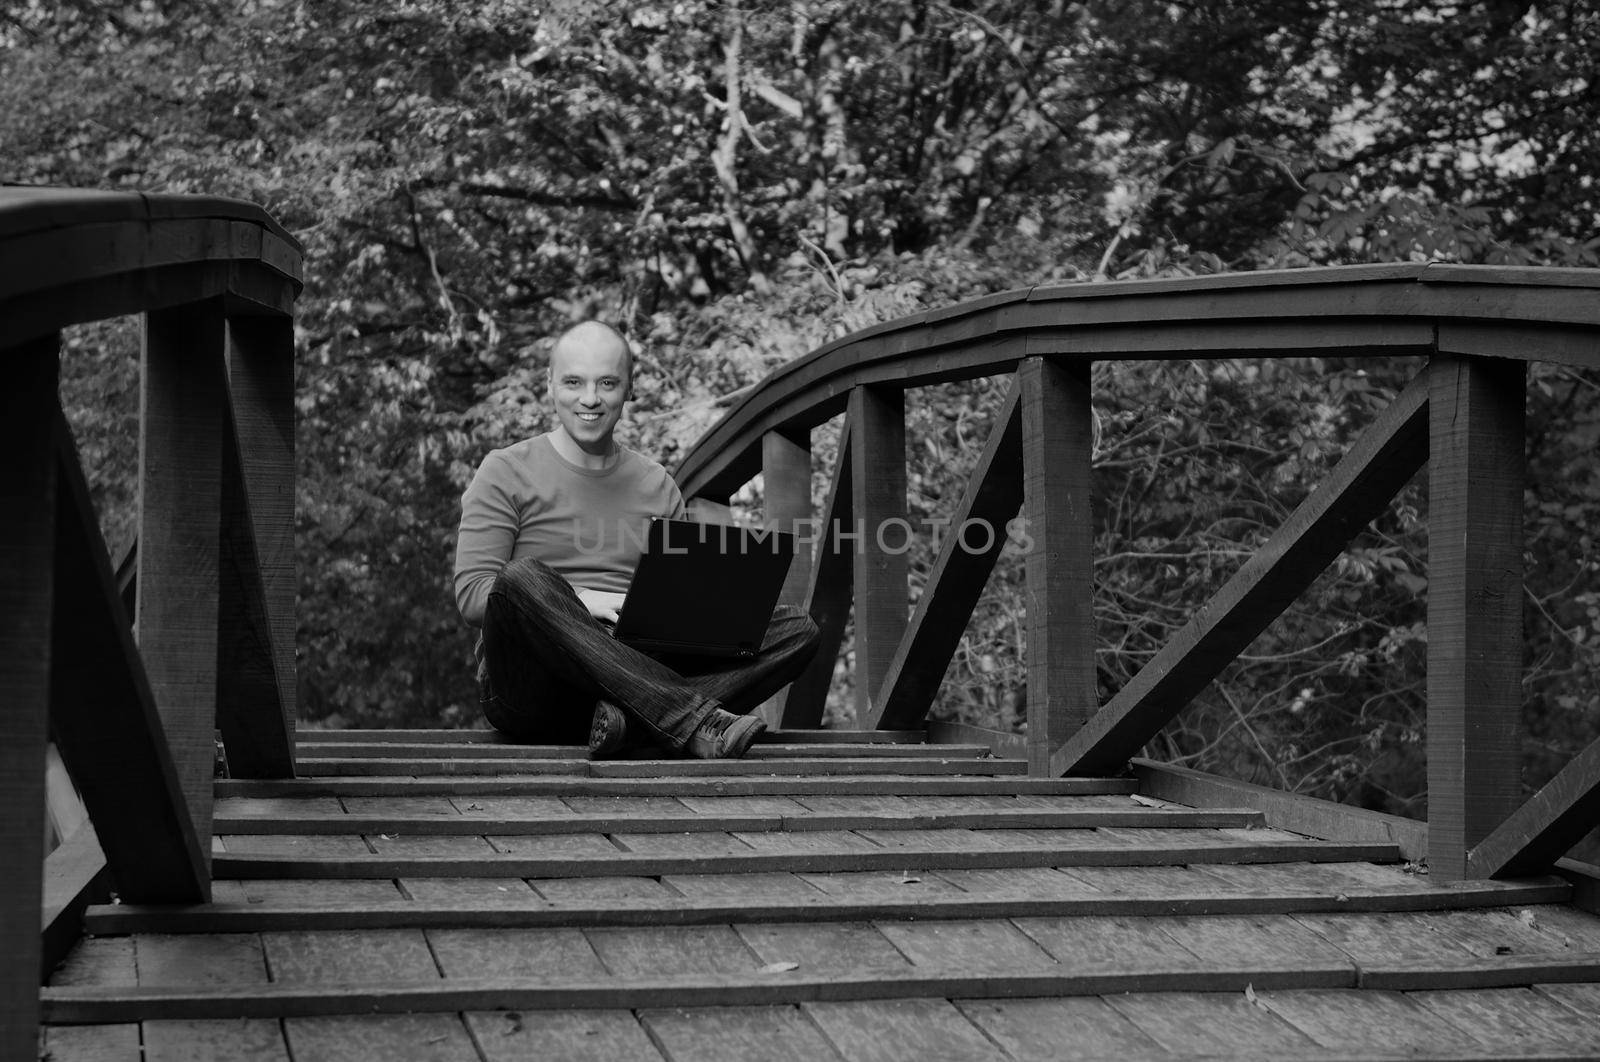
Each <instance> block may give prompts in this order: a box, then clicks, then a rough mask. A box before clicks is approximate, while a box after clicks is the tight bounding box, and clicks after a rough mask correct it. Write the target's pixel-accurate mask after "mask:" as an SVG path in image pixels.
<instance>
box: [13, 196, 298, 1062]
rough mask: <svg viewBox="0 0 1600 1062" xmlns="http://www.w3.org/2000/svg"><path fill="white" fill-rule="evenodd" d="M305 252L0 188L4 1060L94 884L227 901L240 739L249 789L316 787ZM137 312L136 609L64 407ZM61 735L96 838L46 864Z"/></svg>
mask: <svg viewBox="0 0 1600 1062" xmlns="http://www.w3.org/2000/svg"><path fill="white" fill-rule="evenodd" d="M300 258H301V255H300V248H299V245H298V244H297V243H296V242H295V240H294V239H293V237H291V236H290V235H289V234H288V233H287V232H285V231H284V230H283V229H282V228H281V227H280V226H278V225H277V224H276V223H275V222H273V221H272V219H271V218H269V217H268V216H267V215H266V213H264V212H263V211H262V210H260V209H259V208H258V207H255V206H252V205H251V204H248V203H243V202H238V201H234V200H226V199H211V198H204V197H197V196H145V195H137V194H125V193H103V192H73V191H63V190H57V189H43V188H14V187H0V364H4V366H5V369H6V372H7V376H8V383H7V385H6V388H5V391H4V412H3V414H0V449H3V452H4V453H5V454H6V467H5V470H4V471H3V472H0V480H3V486H0V499H3V500H0V512H3V514H4V520H3V521H0V712H3V714H0V786H3V791H0V804H3V806H4V808H5V814H4V815H3V816H0V833H3V835H4V841H3V843H0V851H4V852H5V853H6V858H5V859H4V860H3V861H0V862H3V866H0V909H3V911H4V913H5V921H4V931H3V937H4V939H3V940H0V954H4V955H5V956H6V961H5V964H4V971H3V973H0V980H3V987H0V996H3V999H0V1022H3V1027H0V1057H5V1058H32V1057H33V1056H34V1053H35V1051H36V1038H37V1028H38V993H39V972H40V968H41V963H42V962H44V961H46V960H47V959H49V958H50V956H49V954H48V952H47V951H46V950H45V949H44V948H43V946H42V942H43V941H44V940H47V939H52V938H51V937H50V935H49V932H48V931H49V930H50V929H51V925H52V920H53V919H55V918H58V917H59V916H61V915H62V913H63V912H64V911H66V910H68V909H70V907H71V906H72V905H73V903H74V902H75V901H78V902H81V899H82V896H83V895H84V893H85V892H86V891H87V890H88V889H90V888H91V887H92V886H93V885H94V884H95V883H96V881H102V880H104V879H105V878H109V885H110V886H111V887H113V888H114V889H115V890H116V892H117V893H118V894H119V895H120V896H121V897H122V898H123V899H125V900H129V901H144V902H195V901H200V900H204V899H207V898H209V896H210V890H211V877H210V853H211V845H210V838H211V791H212V776H213V765H214V762H215V734H216V731H217V730H218V729H220V730H221V731H222V734H223V738H224V740H225V742H226V744H227V749H228V756H229V760H230V766H231V769H232V770H233V772H234V773H235V774H244V775H248V776H255V777H273V776H289V775H292V774H293V773H294V743H293V726H292V724H293V719H294V690H295V683H294V590H295V586H294V582H295V580H294V553H293V536H294V491H293V485H294V483H293V477H294V416H293V401H292V400H293V387H294V372H293V360H294V350H293V345H294V344H293V338H294V337H293V326H292V312H293V306H294V299H295V296H296V295H297V294H298V292H299V290H300ZM129 314H142V315H143V322H144V340H143V350H142V357H141V369H142V372H141V378H142V383H141V391H140V395H141V398H140V418H139V439H138V446H139V529H138V534H139V550H138V555H137V583H138V593H137V599H136V602H137V603H136V607H135V614H134V615H133V616H129V614H128V610H127V609H126V608H125V606H124V604H123V600H122V598H121V597H120V595H119V594H118V588H117V581H116V578H115V576H114V574H113V572H112V568H111V561H110V559H109V557H108V556H107V553H106V547H105V543H104V542H103V541H102V539H101V535H100V530H99V523H98V521H97V519H96V516H95V512H94V509H93V507H92V504H91V502H90V498H89V490H88V486H87V484H86V482H85V478H84V473H83V471H82V468H81V466H80V464H79V460H78V452H77V448H76V446H75V445H74V442H73V439H72V433H71V431H70V429H69V428H68V426H67V423H66V420H65V418H64V416H63V415H62V412H61V406H60V401H59V399H58V397H57V380H58V359H59V352H60V346H61V343H60V333H61V330H62V329H63V328H64V327H66V326H68V325H72V324H78V323H82V322H87V321H96V320H103V319H107V318H112V317H119V316H124V315H129ZM132 442H133V440H129V443H130V445H131V444H132ZM52 739H53V740H54V741H55V743H56V745H57V747H58V748H59V749H60V752H61V756H62V759H63V760H64V762H65V764H66V766H67V769H68V771H69V772H70V773H71V775H72V777H73V780H74V781H75V782H76V784H77V787H78V789H79V790H80V791H81V793H82V796H83V802H84V804H85V806H86V808H87V810H88V813H89V818H90V822H91V824H92V827H93V828H92V829H90V828H87V827H85V828H83V829H80V830H79V831H78V833H77V834H75V835H74V836H73V837H70V838H67V839H66V841H65V843H63V845H62V847H61V848H59V849H58V850H57V851H55V852H52V853H51V854H50V857H49V859H48V861H47V860H46V858H45V855H44V852H43V850H42V848H43V836H44V827H43V823H44V821H45V787H44V780H45V750H46V745H47V742H48V741H50V740H52ZM102 852H103V855H102ZM46 881H48V882H49V883H50V888H49V889H48V890H46V889H45V887H44V884H43V883H44V882H46ZM41 910H42V911H44V912H45V914H44V923H45V925H44V928H45V929H46V931H47V933H46V936H44V937H42V936H41V934H40V931H39V930H40V923H39V922H38V921H36V920H35V916H34V915H33V914H32V912H35V911H41Z"/></svg>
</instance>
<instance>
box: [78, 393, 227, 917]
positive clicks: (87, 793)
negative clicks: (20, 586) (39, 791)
mask: <svg viewBox="0 0 1600 1062" xmlns="http://www.w3.org/2000/svg"><path fill="white" fill-rule="evenodd" d="M58 416H59V414H58ZM57 431H58V433H59V439H58V443H57V451H56V467H57V474H58V479H59V483H60V490H59V496H58V510H57V512H58V515H57V521H58V528H59V531H58V538H57V542H58V544H59V545H58V549H57V553H56V560H55V586H56V600H57V601H58V602H60V607H59V608H58V609H57V612H56V618H55V622H54V623H53V624H52V626H51V634H52V639H53V643H54V645H55V650H54V652H53V666H52V667H51V671H50V685H51V724H52V728H53V729H54V731H55V735H56V743H57V745H58V747H59V748H60V750H61V758H62V760H63V761H65V763H66V765H67V770H68V772H69V773H71V775H72V778H73V781H74V782H76V783H77V786H78V788H79V790H80V791H81V792H82V794H83V803H84V806H85V807H87V808H88V809H89V819H90V821H91V822H93V823H94V824H95V829H96V832H97V833H98V834H99V836H100V840H101V846H102V847H103V848H104V849H105V853H106V862H107V865H108V867H109V869H110V872H111V876H112V878H113V880H114V881H115V883H116V887H117V891H118V892H119V893H121V895H122V896H123V898H124V899H127V900H130V901H132V900H134V898H135V897H143V898H144V899H143V900H140V901H139V902H145V903H193V902H196V901H200V900H204V899H207V898H208V897H209V895H210V882H209V878H208V872H207V866H206V858H205V857H206V854H207V853H209V851H210V834H209V832H208V833H206V834H203V835H202V834H200V833H199V832H198V831H197V830H196V829H195V826H194V823H193V819H192V817H191V815H190V813H189V809H188V806H187V798H186V796H185V794H184V791H183V788H182V786H181V785H180V784H179V779H178V773H177V770H176V768H175V767H174V765H173V757H172V753H171V750H170V749H169V747H168V743H167V738H166V734H165V726H164V722H163V718H162V715H161V713H160V711H159V710H158V708H157V706H156V702H155V698H154V696H153V694H152V693H151V690H150V684H149V682H148V680H147V679H146V677H145V673H144V667H143V664H142V663H141V661H140V659H139V651H138V649H137V648H135V646H134V643H133V634H132V632H131V631H130V630H129V629H128V621H127V613H126V612H125V611H124V610H123V608H122V603H121V601H120V599H119V598H118V596H117V586H116V577H115V576H114V575H113V574H112V572H111V560H110V557H109V556H108V555H107V553H106V548H105V543H104V541H103V540H102V539H101V537H100V525H99V523H98V522H97V521H96V519H95V514H94V503H93V502H92V501H91V500H90V498H89V486H88V483H87V482H86V481H85V479H84V475H83V470H82V469H81V468H80V467H79V465H78V457H77V449H76V447H75V446H74V445H73V443H72V437H71V433H70V431H69V430H68V428H67V426H66V421H65V420H64V419H61V420H60V421H59V422H58V425H57ZM207 781H210V779H209V778H208V779H207ZM207 819H208V821H209V814H208V816H207ZM202 836H203V837H204V838H205V843H202V842H201V840H200V838H201V837H202Z"/></svg>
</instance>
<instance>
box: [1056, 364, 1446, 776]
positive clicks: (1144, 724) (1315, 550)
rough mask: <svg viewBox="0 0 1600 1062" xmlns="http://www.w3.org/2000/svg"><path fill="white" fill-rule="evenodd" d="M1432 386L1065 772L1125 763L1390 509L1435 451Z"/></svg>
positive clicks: (1244, 569)
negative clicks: (1432, 446) (1430, 403)
mask: <svg viewBox="0 0 1600 1062" xmlns="http://www.w3.org/2000/svg"><path fill="white" fill-rule="evenodd" d="M1428 387H1429V385H1428V381H1427V379H1426V375H1425V374H1424V376H1419V377H1418V378H1417V379H1415V380H1413V381H1412V382H1411V383H1410V384H1408V385H1407V386H1406V388H1405V390H1403V391H1401V392H1400V394H1399V396H1398V397H1396V398H1395V400H1394V401H1393V402H1391V403H1390V404H1389V406H1388V408H1386V409H1384V410H1383V412H1381V413H1379V414H1378V416H1377V418H1376V419H1375V420H1374V421H1373V422H1372V425H1371V426H1370V427H1368V428H1367V430H1366V431H1365V432H1364V433H1363V434H1362V436H1361V438H1359V439H1357V440H1356V442H1355V444H1354V445H1353V446H1351V447H1350V450H1349V452H1348V453H1346V454H1345V456H1344V459H1343V460H1341V461H1340V462H1339V464H1338V465H1337V466H1335V468H1334V469H1333V471H1332V472H1331V473H1330V474H1329V476H1328V478H1327V479H1326V480H1325V481H1323V482H1322V483H1321V484H1320V485H1318V487H1317V488H1316V489H1315V490H1314V491H1312V492H1311V494H1310V496H1308V497H1307V498H1306V499H1305V500H1304V501H1302V502H1301V503H1300V505H1299V506H1298V507H1296V509H1295V511H1294V512H1293V513H1291V514H1290V515H1289V518H1288V519H1287V520H1286V521H1284V523H1283V526H1282V527H1280V528H1279V529H1278V530H1277V531H1276V532H1274V533H1273V535H1272V537H1271V538H1270V539H1268V540H1267V542H1266V544H1265V545H1263V546H1262V547H1261V549H1260V550H1258V551H1257V552H1256V553H1255V555H1253V556H1252V557H1250V559H1249V560H1247V561H1245V562H1244V564H1243V565H1242V566H1240V568H1239V570H1238V571H1237V572H1236V573H1235V574H1234V576H1233V578H1231V579H1229V580H1228V582H1227V583H1226V584H1225V585H1224V586H1223V587H1222V589H1221V590H1219V591H1218V592H1217V593H1216V595H1215V596H1214V597H1212V599H1211V600H1210V601H1209V602H1207V603H1206V604H1205V605H1202V606H1201V608H1200V610H1199V612H1198V613H1197V614H1196V615H1195V617H1194V618H1193V619H1191V620H1190V621H1189V622H1188V623H1187V624H1186V625H1185V626H1184V628H1183V629H1182V630H1181V631H1179V632H1178V633H1177V634H1176V635H1175V636H1174V637H1173V638H1172V640H1171V641H1169V642H1168V643H1167V644H1166V645H1165V646H1164V647H1163V648H1162V649H1161V651H1160V652H1158V653H1156V655H1155V656H1154V657H1152V658H1151V660H1150V662H1149V663H1147V664H1145V666H1144V667H1143V668H1142V669H1141V670H1140V671H1139V673H1138V674H1137V675H1135V676H1134V677H1133V679H1132V680H1131V681H1130V682H1129V683H1128V684H1127V685H1126V686H1124V687H1123V688H1122V689H1121V690H1120V691H1119V692H1118V693H1117V695H1116V696H1115V697H1113V698H1112V699H1111V700H1110V701H1109V702H1108V703H1107V704H1106V706H1105V707H1104V708H1102V709H1101V710H1100V711H1099V712H1098V713H1096V715H1095V716H1094V718H1093V719H1091V720H1090V721H1089V722H1088V724H1087V725H1085V726H1084V728H1083V729H1082V730H1081V731H1079V733H1078V734H1077V735H1075V736H1074V737H1073V738H1072V739H1071V740H1070V741H1068V742H1067V745H1066V747H1065V748H1063V749H1062V750H1061V752H1060V754H1058V755H1057V757H1056V759H1055V763H1054V770H1055V772H1056V773H1058V774H1081V773H1086V772H1090V771H1094V770H1116V769H1118V768H1120V767H1121V766H1122V764H1124V763H1126V762H1127V760H1128V759H1129V758H1130V757H1132V756H1133V755H1135V754H1136V753H1137V752H1138V751H1139V748H1140V747H1141V746H1142V745H1143V744H1144V743H1145V742H1146V741H1149V740H1150V738H1151V737H1153V736H1154V735H1155V733H1156V731H1158V730H1160V729H1161V727H1163V726H1165V725H1166V724H1167V723H1168V722H1169V721H1170V720H1171V719H1172V718H1173V717H1174V716H1176V715H1177V714H1178V713H1179V712H1180V711H1182V710H1183V708H1184V706H1185V705H1187V704H1188V703H1189V701H1190V700H1192V699H1193V698H1194V696H1195V695H1196V694H1198V693H1199V692H1200V691H1201V690H1203V689H1204V688H1205V687H1206V685H1207V684H1208V683H1210V682H1211V680H1212V679H1214V678H1215V677H1216V676H1217V674H1218V673H1219V672H1220V671H1221V670H1222V669H1223V668H1224V667H1226V666H1227V665H1228V663H1229V662H1230V661H1232V660H1233V659H1234V658H1235V657H1236V656H1238V654H1239V653H1240V652H1242V651H1243V650H1244V649H1245V647H1247V646H1248V645H1249V644H1250V643H1251V642H1252V641H1254V640H1255V638H1256V636H1257V635H1258V634H1260V633H1261V632H1262V631H1263V630H1265V629H1266V627H1267V625H1268V624H1270V623H1271V622H1272V621H1273V619H1274V618H1276V617H1277V615H1278V613H1280V612H1282V611H1283V609H1284V608H1285V607H1286V606H1288V605H1289V603H1290V602H1292V601H1293V600H1294V599H1295V598H1296V597H1298V596H1299V595H1300V594H1301V593H1302V592H1304V590H1305V588H1306V587H1307V586H1310V585H1311V582H1312V581H1313V580H1314V579H1316V577H1317V576H1318V574H1320V573H1321V572H1322V570H1323V569H1324V568H1326V567H1327V566H1328V565H1329V563H1331V562H1332V561H1333V559H1334V558H1335V557H1337V556H1338V555H1339V553H1340V552H1341V551H1342V550H1343V549H1344V548H1345V546H1346V544H1348V543H1349V541H1350V539H1351V538H1352V537H1353V536H1355V534H1356V533H1357V532H1359V531H1360V530H1361V529H1362V528H1363V527H1365V526H1366V525H1367V524H1368V523H1370V522H1371V521H1372V519H1373V518H1374V517H1375V516H1377V515H1378V514H1379V513H1380V512H1382V511H1383V509H1384V508H1385V507H1386V506H1387V505H1388V503H1389V500H1390V499H1391V498H1393V497H1394V495H1395V492H1396V491H1398V490H1399V489H1400V488H1401V487H1403V486H1404V485H1405V484H1406V481H1407V480H1409V479H1410V478H1411V477H1412V476H1413V475H1414V474H1415V473H1416V471H1417V469H1418V468H1420V467H1422V464H1423V462H1424V461H1425V460H1426V458H1427V439H1428Z"/></svg>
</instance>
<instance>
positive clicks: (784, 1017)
mask: <svg viewBox="0 0 1600 1062" xmlns="http://www.w3.org/2000/svg"><path fill="white" fill-rule="evenodd" d="M639 1021H640V1022H641V1023H642V1024H643V1025H644V1026H645V1028H647V1029H649V1030H650V1035H651V1036H652V1037H653V1038H654V1039H655V1041H656V1042H657V1043H659V1044H660V1045H661V1047H662V1050H663V1051H664V1052H665V1053H666V1057H667V1058H668V1059H669V1060H671V1062H691V1060H692V1062H736V1060H739V1059H757V1058H759V1059H761V1060H763V1062H767V1060H772V1062H813V1060H816V1059H834V1058H837V1056H836V1055H835V1054H834V1051H833V1046H832V1045H831V1044H830V1043H829V1042H828V1039H827V1038H826V1037H825V1036H823V1035H822V1033H821V1031H820V1030H818V1029H817V1027H816V1025H815V1024H813V1023H812V1022H811V1021H810V1020H809V1019H807V1018H806V1017H805V1016H804V1015H802V1014H801V1013H800V1010H799V1008H797V1007H793V1006H785V1005H778V1006H769V1007H693V1008H685V1009H678V1010H646V1011H641V1012H640V1014H639Z"/></svg>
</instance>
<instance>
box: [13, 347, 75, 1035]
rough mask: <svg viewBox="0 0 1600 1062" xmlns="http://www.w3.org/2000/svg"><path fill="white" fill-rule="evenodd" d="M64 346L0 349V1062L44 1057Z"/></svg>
mask: <svg viewBox="0 0 1600 1062" xmlns="http://www.w3.org/2000/svg"><path fill="white" fill-rule="evenodd" d="M59 346H60V344H59V341H58V339H57V337H56V336H54V335H52V336H50V337H49V338H48V339H46V340H42V341H38V342H34V343H29V344H26V345H23V346H20V347H16V346H12V347H7V348H5V349H3V350H0V357H3V358H4V359H5V361H6V364H7V369H8V370H9V373H10V379H9V380H8V382H7V385H6V387H5V388H4V389H3V393H0V447H3V450H4V452H5V453H6V454H7V455H8V456H7V460H6V467H5V471H4V472H0V512H4V513H5V517H4V519H3V520H0V705H4V706H5V710H4V712H0V807H4V808H5V814H4V815H0V844H3V849H0V850H3V851H4V852H5V853H6V858H5V859H4V860H3V861H0V863H3V866H0V910H4V911H5V912H6V917H5V920H4V924H3V927H0V954H4V955H6V956H7V957H8V958H7V960H6V962H5V968H4V971H3V972H0V1056H3V1057H6V1058H32V1057H33V1056H34V1055H35V1054H37V1051H38V1044H37V1041H38V1024H39V1007H38V985H39V964H40V958H41V948H40V939H39V922H38V919H37V917H35V916H34V915H33V913H32V912H35V911H38V910H39V909H40V905H41V902H42V900H43V883H42V868H43V866H44V854H45V853H44V828H45V821H46V820H45V782H44V768H45V745H46V744H47V742H48V740H49V725H50V724H49V720H50V703H51V688H50V672H51V648H52V645H51V643H52V638H51V633H50V631H51V617H52V615H53V613H54V611H55V610H56V608H58V607H59V606H58V605H57V603H56V601H55V597H54V594H53V588H52V585H51V584H52V578H51V571H52V569H53V567H54V557H55V552H56V547H55V537H56V490H57V486H56V463H55V458H54V450H55V418H56V416H57V413H56V410H57V408H58V407H57V404H56V380H57V364H58V362H57V351H58V349H59Z"/></svg>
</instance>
